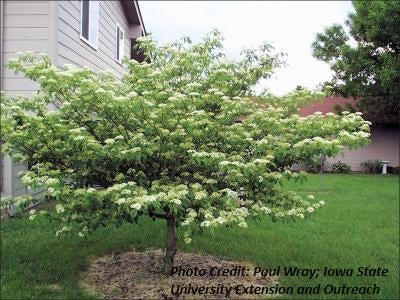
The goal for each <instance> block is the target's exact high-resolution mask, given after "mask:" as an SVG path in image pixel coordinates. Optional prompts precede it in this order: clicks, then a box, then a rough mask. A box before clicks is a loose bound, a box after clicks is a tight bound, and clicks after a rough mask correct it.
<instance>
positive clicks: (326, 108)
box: [299, 97, 400, 172]
mask: <svg viewBox="0 0 400 300" xmlns="http://www.w3.org/2000/svg"><path fill="white" fill-rule="evenodd" d="M356 102H357V101H356V100H355V99H348V98H343V97H326V98H325V99H324V100H323V101H322V102H320V101H314V102H313V103H311V105H308V106H304V107H301V108H300V111H299V113H300V115H301V116H302V117H305V116H308V115H310V114H313V113H315V112H317V111H319V112H321V113H323V114H326V113H329V112H333V113H335V107H337V106H340V107H341V108H342V109H343V110H346V108H347V107H350V105H351V106H352V107H354V106H355V104H356ZM372 123H373V125H372V126H371V136H370V140H371V143H370V144H368V145H367V146H365V147H362V148H359V149H353V150H350V149H344V151H343V154H340V155H338V156H336V157H330V158H328V159H327V161H326V162H327V164H326V165H327V166H328V167H327V168H328V170H329V165H332V164H333V163H334V162H336V161H339V160H340V161H342V162H344V163H346V164H348V165H350V167H351V170H352V171H355V172H363V171H364V164H363V163H364V162H365V161H367V160H376V159H378V160H380V161H384V160H386V161H390V164H389V166H392V167H397V166H399V155H400V152H399V143H400V141H399V137H400V131H399V127H398V124H380V125H376V124H374V122H372Z"/></svg>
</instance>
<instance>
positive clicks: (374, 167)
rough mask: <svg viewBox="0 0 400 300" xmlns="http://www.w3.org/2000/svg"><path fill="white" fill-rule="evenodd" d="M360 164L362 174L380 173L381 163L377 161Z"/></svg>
mask: <svg viewBox="0 0 400 300" xmlns="http://www.w3.org/2000/svg"><path fill="white" fill-rule="evenodd" d="M362 164H363V165H364V172H367V173H382V162H381V161H380V160H379V159H375V160H367V161H365V162H363V163H362Z"/></svg>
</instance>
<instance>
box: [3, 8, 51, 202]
mask: <svg viewBox="0 0 400 300" xmlns="http://www.w3.org/2000/svg"><path fill="white" fill-rule="evenodd" d="M1 4H2V14H3V15H2V39H1V45H2V52H1V54H2V60H1V68H2V78H1V89H2V90H3V91H5V93H6V94H7V95H18V94H19V95H25V96H29V95H31V94H32V93H33V92H34V91H36V90H37V88H38V86H37V84H35V83H34V82H32V81H30V80H28V79H25V78H24V76H23V75H22V74H15V73H14V72H13V71H11V70H9V69H8V68H7V66H6V65H7V64H8V61H9V60H10V58H13V57H15V54H16V53H17V52H22V51H33V52H35V53H49V54H50V56H51V57H54V52H52V49H53V48H52V45H54V44H55V41H54V34H53V28H52V27H51V26H50V25H51V24H53V23H54V20H55V19H54V8H55V3H54V2H52V1H2V2H1ZM26 167H27V166H26V164H14V163H12V160H11V158H10V157H9V156H3V157H2V162H1V173H2V177H3V185H2V191H1V195H2V196H5V195H11V196H13V197H16V196H20V195H23V194H25V193H27V189H26V187H24V186H23V184H22V182H21V180H20V176H19V175H18V172H20V171H23V170H26Z"/></svg>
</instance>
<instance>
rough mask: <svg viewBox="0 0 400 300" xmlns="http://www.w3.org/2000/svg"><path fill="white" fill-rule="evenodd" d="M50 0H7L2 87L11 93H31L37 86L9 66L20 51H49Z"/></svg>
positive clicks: (4, 4) (4, 6) (4, 5)
mask: <svg viewBox="0 0 400 300" xmlns="http://www.w3.org/2000/svg"><path fill="white" fill-rule="evenodd" d="M49 7H50V2H49V1H4V2H3V9H4V10H3V14H4V20H3V22H4V24H3V25H4V29H3V31H4V32H3V33H4V36H3V61H2V68H3V78H2V89H3V90H4V91H5V92H7V93H8V94H22V95H30V94H31V93H32V92H33V91H35V90H37V85H36V84H35V83H33V82H32V81H30V80H28V79H25V78H24V76H23V75H22V74H14V72H13V71H11V70H9V69H7V68H6V64H7V63H8V61H9V59H10V58H12V57H14V56H15V53H16V52H21V51H33V52H35V53H41V52H47V53H48V51H49Z"/></svg>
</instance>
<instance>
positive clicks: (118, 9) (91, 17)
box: [0, 0, 146, 197]
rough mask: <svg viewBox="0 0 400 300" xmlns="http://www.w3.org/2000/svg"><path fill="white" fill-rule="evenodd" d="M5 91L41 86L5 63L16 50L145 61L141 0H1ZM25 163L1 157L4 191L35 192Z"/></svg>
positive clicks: (83, 63) (103, 64) (92, 60)
mask: <svg viewBox="0 0 400 300" xmlns="http://www.w3.org/2000/svg"><path fill="white" fill-rule="evenodd" d="M0 3H1V4H0V5H1V90H3V91H5V92H6V94H9V95H16V94H22V95H31V94H32V93H34V92H35V91H36V90H37V88H38V87H37V85H36V84H35V83H34V82H32V81H29V80H27V79H25V78H24V77H23V75H16V74H14V73H13V72H12V71H10V70H8V69H7V68H6V67H5V66H6V64H7V62H8V60H9V59H10V58H12V57H14V56H15V53H16V52H21V51H33V52H35V53H41V52H44V53H48V54H49V56H50V57H51V59H52V61H53V63H54V64H55V65H56V66H63V65H64V64H73V65H76V66H79V67H89V68H92V69H93V70H96V71H98V70H110V71H112V72H113V73H114V74H116V75H117V76H118V77H120V76H121V75H122V74H123V73H124V68H123V66H122V64H121V61H122V58H123V57H124V56H128V57H131V58H134V59H136V60H143V57H141V56H140V53H137V52H136V51H135V50H134V49H133V46H134V44H135V42H136V39H137V38H138V37H140V36H144V35H146V30H145V27H144V24H143V20H142V16H141V13H140V9H139V5H138V2H137V1H136V0H126V1H87V0H83V1H11V0H5V1H1V2H0ZM26 169H27V165H26V164H13V163H12V161H11V159H10V157H8V156H4V157H3V156H2V157H1V172H0V174H1V178H0V179H1V180H0V183H1V196H12V197H15V196H20V195H23V194H26V193H27V192H30V193H31V194H32V195H35V192H33V191H29V190H27V188H26V187H24V186H23V185H22V183H21V181H20V179H19V177H20V176H19V175H18V173H19V172H20V171H23V170H26Z"/></svg>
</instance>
